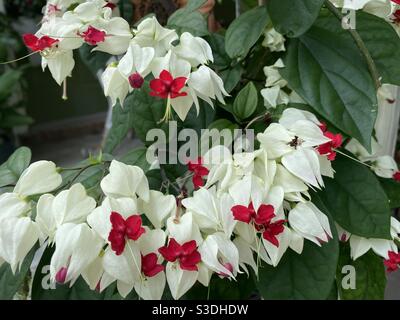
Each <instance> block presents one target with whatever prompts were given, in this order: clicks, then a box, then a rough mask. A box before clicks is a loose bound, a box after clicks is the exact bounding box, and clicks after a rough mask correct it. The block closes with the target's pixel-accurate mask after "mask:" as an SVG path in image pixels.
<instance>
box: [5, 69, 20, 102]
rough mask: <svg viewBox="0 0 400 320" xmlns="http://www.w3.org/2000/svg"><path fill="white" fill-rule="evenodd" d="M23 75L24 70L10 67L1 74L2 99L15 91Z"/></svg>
mask: <svg viewBox="0 0 400 320" xmlns="http://www.w3.org/2000/svg"><path fill="white" fill-rule="evenodd" d="M21 76H22V72H21V71H20V70H15V69H10V70H8V71H6V72H4V73H3V74H2V75H0V101H3V100H5V99H6V98H8V97H9V96H10V95H11V94H12V93H13V91H14V87H15V85H16V84H17V83H18V81H19V79H20V78H21Z"/></svg>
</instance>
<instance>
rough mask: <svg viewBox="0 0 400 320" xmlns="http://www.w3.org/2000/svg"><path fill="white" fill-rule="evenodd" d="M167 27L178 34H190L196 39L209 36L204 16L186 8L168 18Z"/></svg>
mask: <svg viewBox="0 0 400 320" xmlns="http://www.w3.org/2000/svg"><path fill="white" fill-rule="evenodd" d="M167 27H169V28H173V29H175V30H176V31H177V32H178V33H180V34H182V33H183V32H190V33H191V34H192V35H194V36H197V37H202V36H206V35H208V34H209V32H208V28H207V20H206V19H205V18H204V16H203V15H202V14H201V13H200V12H198V11H190V10H187V8H182V9H179V10H176V11H175V12H174V13H173V14H172V15H171V16H170V17H169V18H168V23H167Z"/></svg>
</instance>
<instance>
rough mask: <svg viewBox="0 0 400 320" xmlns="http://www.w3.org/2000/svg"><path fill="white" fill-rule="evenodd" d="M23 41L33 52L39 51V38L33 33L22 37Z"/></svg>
mask: <svg viewBox="0 0 400 320" xmlns="http://www.w3.org/2000/svg"><path fill="white" fill-rule="evenodd" d="M22 39H23V40H24V43H25V45H26V46H27V47H28V48H29V49H31V50H32V51H38V50H39V49H38V47H37V42H38V40H39V39H38V37H36V36H35V35H34V34H32V33H26V34H24V35H23V36H22Z"/></svg>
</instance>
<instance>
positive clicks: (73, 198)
mask: <svg viewBox="0 0 400 320" xmlns="http://www.w3.org/2000/svg"><path fill="white" fill-rule="evenodd" d="M95 207H96V201H95V200H94V199H93V198H91V197H88V196H87V194H86V190H85V188H84V187H83V186H82V185H81V184H80V183H77V184H74V185H73V186H72V187H71V188H70V189H69V190H64V191H61V192H60V193H59V194H58V195H57V196H53V195H51V194H45V195H42V196H41V197H40V199H39V201H38V204H37V215H36V222H37V224H38V225H39V227H40V229H41V231H42V232H43V233H44V234H45V235H46V236H49V237H50V239H52V238H53V236H54V233H55V232H56V229H57V228H59V227H60V226H61V225H62V224H64V223H82V222H84V221H86V217H87V216H88V215H89V213H91V212H92V210H93V209H94V208H95Z"/></svg>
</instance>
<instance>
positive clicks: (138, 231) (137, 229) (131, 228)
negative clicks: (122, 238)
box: [125, 215, 145, 241]
mask: <svg viewBox="0 0 400 320" xmlns="http://www.w3.org/2000/svg"><path fill="white" fill-rule="evenodd" d="M125 225H126V231H125V232H126V235H127V237H128V238H129V239H131V240H135V241H136V240H137V239H139V238H140V236H141V235H142V234H143V233H144V232H145V229H144V228H143V227H142V218H141V217H140V216H139V215H133V216H130V217H129V218H128V219H126V222H125Z"/></svg>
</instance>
